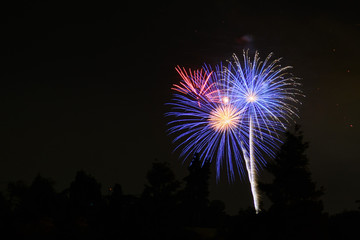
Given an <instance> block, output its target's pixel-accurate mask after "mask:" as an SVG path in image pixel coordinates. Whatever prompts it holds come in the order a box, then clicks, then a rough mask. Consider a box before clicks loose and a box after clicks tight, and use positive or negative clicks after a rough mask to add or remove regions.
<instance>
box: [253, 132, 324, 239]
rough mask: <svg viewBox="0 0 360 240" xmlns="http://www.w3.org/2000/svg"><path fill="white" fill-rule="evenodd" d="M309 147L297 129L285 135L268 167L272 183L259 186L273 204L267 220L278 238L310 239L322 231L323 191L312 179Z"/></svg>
mask: <svg viewBox="0 0 360 240" xmlns="http://www.w3.org/2000/svg"><path fill="white" fill-rule="evenodd" d="M308 147H309V144H308V143H307V142H304V140H303V133H302V132H301V131H300V127H299V126H296V127H295V131H294V133H290V132H287V133H286V140H285V142H284V144H283V145H282V146H281V148H280V151H279V152H278V155H277V157H276V158H275V159H274V161H273V162H271V163H270V164H269V165H268V167H267V171H269V172H270V173H271V174H272V175H273V176H274V179H273V181H272V183H267V184H265V183H260V184H259V188H260V190H262V191H263V192H264V193H265V194H266V196H267V197H268V198H269V199H270V201H271V203H272V205H271V207H270V208H269V212H268V213H269V217H270V218H271V219H270V220H269V221H270V222H271V223H272V224H275V225H277V226H278V227H277V228H276V227H275V226H274V228H273V229H278V228H279V227H280V228H281V229H282V231H279V232H277V233H276V236H275V237H276V238H278V239H299V238H302V237H304V235H303V234H305V233H307V234H308V233H311V236H308V238H309V237H310V239H313V238H315V237H319V236H318V235H319V234H320V233H319V232H321V230H320V228H321V226H322V222H321V221H322V217H323V215H322V210H323V204H322V201H321V200H320V197H321V196H322V195H323V189H322V188H320V189H317V188H316V184H315V182H314V181H312V179H311V172H310V170H309V167H308V164H309V160H308V158H307V156H306V154H305V151H306V149H307V148H308ZM301 233H302V234H301Z"/></svg>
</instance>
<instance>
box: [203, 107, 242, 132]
mask: <svg viewBox="0 0 360 240" xmlns="http://www.w3.org/2000/svg"><path fill="white" fill-rule="evenodd" d="M209 122H210V126H211V127H212V128H213V129H215V131H219V132H225V131H229V130H230V131H231V130H234V129H236V128H237V127H238V125H239V122H240V111H239V110H238V109H236V108H235V107H234V106H233V105H230V104H226V105H220V106H218V107H217V108H216V109H215V110H213V111H212V112H211V113H210V117H209Z"/></svg>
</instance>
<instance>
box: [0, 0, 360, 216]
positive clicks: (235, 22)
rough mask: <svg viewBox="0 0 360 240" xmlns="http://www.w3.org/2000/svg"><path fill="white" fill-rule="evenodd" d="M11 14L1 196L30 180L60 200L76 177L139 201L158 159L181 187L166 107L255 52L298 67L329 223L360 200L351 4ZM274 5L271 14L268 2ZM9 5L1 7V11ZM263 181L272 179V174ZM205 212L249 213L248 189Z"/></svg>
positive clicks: (91, 7)
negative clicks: (49, 186)
mask: <svg viewBox="0 0 360 240" xmlns="http://www.w3.org/2000/svg"><path fill="white" fill-rule="evenodd" d="M119 2H121V3H119V4H118V5H114V4H108V3H105V2H104V3H101V4H100V5H99V3H98V4H96V5H95V4H90V3H89V2H87V3H84V4H80V3H77V4H74V3H73V2H69V3H66V2H64V1H58V2H56V1H31V2H30V1H24V0H23V1H17V2H13V3H11V4H9V3H7V5H1V6H0V16H1V39H2V43H1V48H0V49H1V52H0V60H1V82H0V84H1V85H0V110H1V115H0V190H2V191H3V190H5V189H6V184H7V183H8V182H9V181H16V180H24V181H25V182H27V183H30V182H31V181H32V179H33V178H34V177H35V176H36V174H38V173H40V174H41V175H43V176H44V177H49V178H51V179H53V180H54V181H55V182H56V188H57V189H58V190H63V189H64V188H65V187H68V186H69V184H70V182H71V181H72V180H73V179H74V176H75V173H76V171H77V170H85V171H87V172H88V173H90V174H92V175H93V176H95V177H96V178H97V179H98V180H99V181H100V182H101V183H102V186H103V188H104V189H105V188H106V187H107V186H108V185H112V184H114V183H120V184H121V185H122V187H123V190H124V192H125V193H129V194H140V193H141V191H142V189H143V186H144V184H145V182H146V180H145V177H146V172H147V171H148V170H149V169H150V168H151V164H152V162H153V161H154V160H155V159H158V160H159V161H167V162H169V163H170V165H171V167H172V169H173V170H174V172H175V173H176V175H177V177H178V178H179V179H181V178H182V177H184V176H185V175H186V174H187V170H186V164H185V165H183V164H182V162H181V161H180V160H179V159H178V154H177V153H176V152H175V153H172V149H173V148H174V145H172V143H171V138H170V137H169V136H167V134H166V121H167V119H165V118H164V113H165V112H166V111H167V110H168V109H167V107H166V106H164V103H166V102H168V101H169V100H170V98H171V91H170V87H171V85H172V84H173V83H176V82H178V81H179V80H180V77H179V76H178V75H177V73H176V71H175V69H174V68H175V66H176V65H180V66H184V67H186V68H188V67H191V68H198V67H201V66H202V65H203V63H208V64H216V63H218V62H220V61H224V60H226V59H229V58H230V57H231V54H232V53H236V54H241V53H242V49H243V48H250V49H252V50H254V49H257V50H259V51H260V53H261V56H262V57H265V56H266V55H267V54H269V53H270V52H274V54H275V57H283V60H282V64H283V65H291V66H294V69H293V71H292V72H293V73H294V75H296V76H298V77H300V78H301V79H302V80H301V82H302V84H303V86H302V89H303V91H304V93H305V94H306V98H305V99H303V105H302V106H301V107H300V116H301V118H300V119H299V120H298V121H297V122H298V123H300V124H301V125H302V127H303V132H304V135H305V139H306V140H307V141H309V143H310V148H309V150H308V151H307V154H308V157H309V159H310V168H311V171H312V174H313V179H314V180H315V181H316V182H317V184H318V186H324V187H325V190H326V191H325V195H324V197H323V200H324V205H325V210H326V211H328V212H330V213H336V212H340V211H342V210H344V209H355V208H357V206H358V205H357V204H356V203H355V200H358V199H360V187H359V183H360V157H359V156H360V140H359V134H360V111H359V105H360V60H359V56H360V47H359V43H360V20H359V13H358V11H357V8H356V5H355V1H354V2H353V3H351V2H350V3H347V2H343V1H341V3H336V5H335V2H334V3H332V4H334V5H331V4H330V3H329V4H330V5H326V6H324V5H322V6H310V5H309V6H305V5H301V4H295V3H292V5H288V4H285V3H284V4H273V3H272V4H270V3H262V2H256V3H249V2H242V1H206V2H203V3H200V2H196V3H195V2H191V1H189V2H186V1H182V2H172V3H166V4H165V5H164V4H160V3H154V2H147V3H141V2H131V3H126V2H125V1H119ZM268 2H270V1H268ZM2 4H4V3H2ZM261 176H262V177H263V178H265V179H266V173H264V172H262V173H261ZM210 191H211V198H212V199H220V200H223V201H224V202H225V204H226V207H227V211H228V212H229V213H236V212H237V211H238V210H239V209H240V208H247V207H248V206H251V195H250V189H249V184H248V182H246V181H244V182H241V181H240V180H237V181H236V182H234V183H230V184H229V183H228V182H227V179H226V178H225V177H224V178H222V179H221V181H220V182H219V183H218V184H216V183H215V172H213V174H212V178H211V186H210Z"/></svg>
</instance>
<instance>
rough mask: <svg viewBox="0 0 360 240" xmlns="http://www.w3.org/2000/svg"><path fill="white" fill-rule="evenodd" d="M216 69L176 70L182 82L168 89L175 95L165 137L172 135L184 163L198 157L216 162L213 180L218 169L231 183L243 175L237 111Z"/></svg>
mask: <svg viewBox="0 0 360 240" xmlns="http://www.w3.org/2000/svg"><path fill="white" fill-rule="evenodd" d="M220 68H221V66H220V67H217V68H216V69H217V70H216V71H212V70H211V68H210V67H208V66H205V67H204V68H203V69H200V70H195V71H192V70H191V69H189V71H186V70H185V69H181V68H180V67H177V68H176V70H177V71H178V73H179V75H180V76H181V78H182V79H181V81H180V83H179V84H176V85H174V87H173V88H172V89H173V90H175V93H174V94H173V99H172V102H171V103H169V105H170V106H171V111H170V112H168V113H167V114H166V115H167V116H172V117H174V118H175V120H173V121H171V122H169V133H170V134H172V135H176V137H175V138H174V142H175V143H177V147H176V149H179V150H180V151H181V153H180V157H183V158H184V159H187V158H188V157H189V155H191V154H194V153H199V156H200V159H203V161H206V160H210V161H215V162H216V169H217V171H216V172H217V179H219V176H220V172H221V169H222V168H226V169H227V173H228V174H227V176H228V178H229V180H234V176H235V175H234V173H235V172H240V173H241V174H243V173H244V172H243V167H242V161H241V158H242V153H241V147H240V145H241V143H240V139H239V138H238V132H239V130H238V129H239V128H240V125H239V124H240V122H241V121H240V119H241V111H240V109H238V108H237V107H236V106H235V105H234V103H233V101H232V99H231V97H230V96H229V94H228V91H227V87H226V84H221V79H219V77H220V76H221V75H220V74H219V72H220V71H219V69H220ZM176 149H175V150H176Z"/></svg>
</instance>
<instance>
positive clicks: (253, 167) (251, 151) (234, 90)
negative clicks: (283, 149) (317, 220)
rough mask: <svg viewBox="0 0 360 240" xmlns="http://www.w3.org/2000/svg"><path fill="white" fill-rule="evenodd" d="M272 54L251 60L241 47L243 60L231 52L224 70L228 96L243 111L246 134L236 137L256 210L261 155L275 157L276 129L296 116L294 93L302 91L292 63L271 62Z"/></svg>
mask: <svg viewBox="0 0 360 240" xmlns="http://www.w3.org/2000/svg"><path fill="white" fill-rule="evenodd" d="M271 57H272V54H269V55H268V56H267V58H266V59H265V61H263V62H262V61H260V57H259V53H258V52H255V56H254V58H253V60H251V58H250V57H249V54H248V51H244V52H243V61H242V62H240V60H239V59H238V57H237V56H236V55H235V54H234V55H233V60H232V61H230V63H229V65H228V67H227V68H226V70H225V72H226V76H227V81H228V82H229V85H230V86H231V98H232V99H233V101H234V104H235V105H236V106H238V108H239V109H241V110H242V111H243V117H242V119H241V124H240V127H241V128H242V129H243V130H244V131H245V132H246V134H242V135H240V136H239V137H240V139H241V140H240V141H241V143H242V144H241V149H242V152H243V154H244V155H243V157H244V160H245V164H246V169H247V172H248V178H249V181H250V184H251V190H252V195H253V200H254V206H255V210H256V211H257V212H258V211H259V196H258V192H257V187H256V186H257V182H256V175H257V170H258V169H259V168H261V167H262V166H263V165H264V164H265V162H266V161H265V159H264V156H267V157H274V155H275V150H276V149H277V147H278V146H279V143H281V140H280V139H279V133H280V132H282V131H285V130H286V124H287V123H289V122H290V121H292V120H293V119H294V118H295V117H297V114H296V112H297V109H296V107H295V105H296V104H297V103H299V101H298V100H297V97H298V96H300V95H302V94H301V91H300V90H299V89H298V86H299V83H298V82H297V80H298V79H297V78H296V77H293V76H292V75H290V74H289V73H287V70H288V69H290V68H291V67H290V66H287V67H281V65H280V64H279V61H280V59H276V60H274V61H272V62H271V61H270V59H271ZM244 131H242V133H244Z"/></svg>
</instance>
